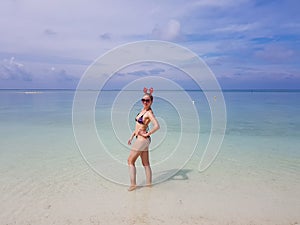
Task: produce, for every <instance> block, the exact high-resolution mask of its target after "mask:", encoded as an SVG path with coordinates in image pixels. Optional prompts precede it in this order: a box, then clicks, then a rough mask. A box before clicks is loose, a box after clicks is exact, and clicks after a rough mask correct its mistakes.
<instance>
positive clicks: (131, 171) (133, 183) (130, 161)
mask: <svg viewBox="0 0 300 225" xmlns="http://www.w3.org/2000/svg"><path fill="white" fill-rule="evenodd" d="M140 154H141V152H138V151H134V150H131V151H130V154H129V157H128V160H127V161H128V166H129V176H130V187H129V189H128V191H133V190H134V189H136V168H135V161H136V159H137V158H138V157H139V155H140Z"/></svg>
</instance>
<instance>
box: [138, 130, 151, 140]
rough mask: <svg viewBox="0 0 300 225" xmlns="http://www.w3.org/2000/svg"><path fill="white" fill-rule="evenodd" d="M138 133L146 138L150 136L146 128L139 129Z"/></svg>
mask: <svg viewBox="0 0 300 225" xmlns="http://www.w3.org/2000/svg"><path fill="white" fill-rule="evenodd" d="M138 135H140V136H143V137H144V138H147V137H148V136H149V135H148V133H147V132H146V131H145V130H139V132H138Z"/></svg>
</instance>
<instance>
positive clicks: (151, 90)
mask: <svg viewBox="0 0 300 225" xmlns="http://www.w3.org/2000/svg"><path fill="white" fill-rule="evenodd" d="M153 91H154V90H153V87H151V88H149V93H148V88H146V87H144V93H145V94H149V95H152V93H153Z"/></svg>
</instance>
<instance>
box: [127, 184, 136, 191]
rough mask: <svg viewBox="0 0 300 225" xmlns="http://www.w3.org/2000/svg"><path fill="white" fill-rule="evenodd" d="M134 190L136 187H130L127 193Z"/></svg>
mask: <svg viewBox="0 0 300 225" xmlns="http://www.w3.org/2000/svg"><path fill="white" fill-rule="evenodd" d="M135 189H136V185H131V186H130V187H129V188H128V191H133V190H135Z"/></svg>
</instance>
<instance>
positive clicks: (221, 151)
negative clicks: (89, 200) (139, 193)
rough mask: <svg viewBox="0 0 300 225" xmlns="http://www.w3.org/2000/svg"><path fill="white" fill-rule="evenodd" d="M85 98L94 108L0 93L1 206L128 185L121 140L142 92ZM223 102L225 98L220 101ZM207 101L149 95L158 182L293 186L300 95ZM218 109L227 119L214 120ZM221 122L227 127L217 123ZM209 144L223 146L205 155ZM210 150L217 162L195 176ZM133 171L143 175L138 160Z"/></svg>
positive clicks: (45, 95)
mask: <svg viewBox="0 0 300 225" xmlns="http://www.w3.org/2000/svg"><path fill="white" fill-rule="evenodd" d="M85 92H87V93H92V92H96V94H97V95H98V98H97V99H96V101H94V103H93V104H94V105H93V107H90V106H89V104H85V102H89V100H90V99H88V98H89V94H87V95H86V99H84V97H83V98H82V99H81V101H83V102H78V101H77V102H76V101H75V96H76V95H78V91H77V92H76V91H75V90H40V89H39V90H0V127H1V129H0V143H1V144H0V174H1V176H0V183H1V185H0V189H1V193H6V194H5V197H4V198H5V200H9V198H10V197H11V196H13V195H15V194H16V193H17V192H20V190H22V191H21V192H22V193H26V192H32V191H34V190H37V188H38V185H36V183H44V184H45V183H46V184H49V185H50V184H53V183H55V184H57V187H58V188H59V187H63V183H64V181H65V180H68V179H69V180H70V179H74V178H76V176H79V175H80V174H83V173H86V172H87V171H92V172H93V173H95V174H97V176H98V175H99V180H100V181H101V179H103V180H105V181H106V182H107V181H109V182H111V183H112V184H113V185H127V184H129V178H128V176H127V172H128V171H127V169H126V168H127V156H128V154H129V151H130V146H129V145H128V144H127V140H128V138H129V137H130V135H131V132H132V131H133V130H134V126H135V121H134V118H135V116H136V114H137V113H139V112H140V110H141V109H142V104H141V101H140V99H141V97H142V93H141V91H135V90H127V91H125V92H124V91H123V92H122V91H119V90H106V91H101V92H99V91H91V90H90V91H81V92H80V93H81V94H82V93H85ZM220 94H221V96H223V98H219V97H216V96H220ZM83 95H84V94H83ZM166 96H167V97H166ZM170 96H171V97H170ZM209 96H214V97H213V98H211V99H208V96H207V95H206V94H205V91H199V90H189V91H172V90H168V91H164V90H157V91H156V92H155V95H154V102H153V104H152V109H153V112H154V115H155V116H156V118H157V120H158V121H159V123H160V130H158V131H157V132H156V133H155V134H153V135H152V137H151V138H152V142H151V145H150V150H149V154H150V162H151V164H152V170H153V180H154V182H156V183H160V182H165V181H168V180H170V179H171V178H172V177H173V178H174V177H175V176H176V175H177V174H178V173H180V172H182V171H183V172H186V173H188V172H189V171H194V172H196V173H199V174H200V175H201V173H202V174H210V176H211V178H210V179H212V180H213V179H215V180H218V179H220V178H222V177H224V176H231V175H232V176H231V177H235V178H236V179H241V180H243V181H247V182H252V181H253V182H254V181H257V182H265V183H268V182H278V183H276V184H278V185H279V184H280V185H281V186H280V187H282V188H287V187H288V186H294V187H295V186H298V187H299V185H300V147H299V146H300V101H299V99H300V91H299V90H224V91H222V93H217V94H216V95H214V94H213V95H209ZM220 102H221V103H222V104H224V106H225V108H224V111H221V114H222V115H221V114H220V112H219V113H217V114H214V113H213V111H215V110H219V108H215V109H214V105H216V104H219V103H220ZM76 104H77V105H78V104H79V105H80V104H81V106H80V107H77V106H76ZM88 107H90V108H88ZM218 116H222V117H223V118H225V121H223V122H225V123H223V122H221V123H218V118H216V117H218ZM213 124H214V125H213ZM213 126H214V127H213ZM150 129H151V127H150ZM213 137H216V138H215V139H214V138H213ZM211 141H215V142H218V143H220V146H217V145H215V149H211V148H210V149H209V148H208V143H209V142H211ZM213 144H214V143H213ZM216 146H217V147H216ZM207 151H212V152H213V156H214V157H213V158H211V159H209V160H210V162H209V165H208V166H207V168H205V170H199V168H200V167H201V166H200V162H201V160H203V158H205V157H206V155H205V154H206V153H207ZM137 167H139V168H140V169H142V165H141V163H140V161H139V160H138V162H137ZM187 168H188V169H187ZM181 175H182V174H181ZM143 176H144V174H141V176H140V178H139V177H138V179H141V182H143ZM182 176H184V174H183V175H182ZM232 179H233V178H232Z"/></svg>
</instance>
